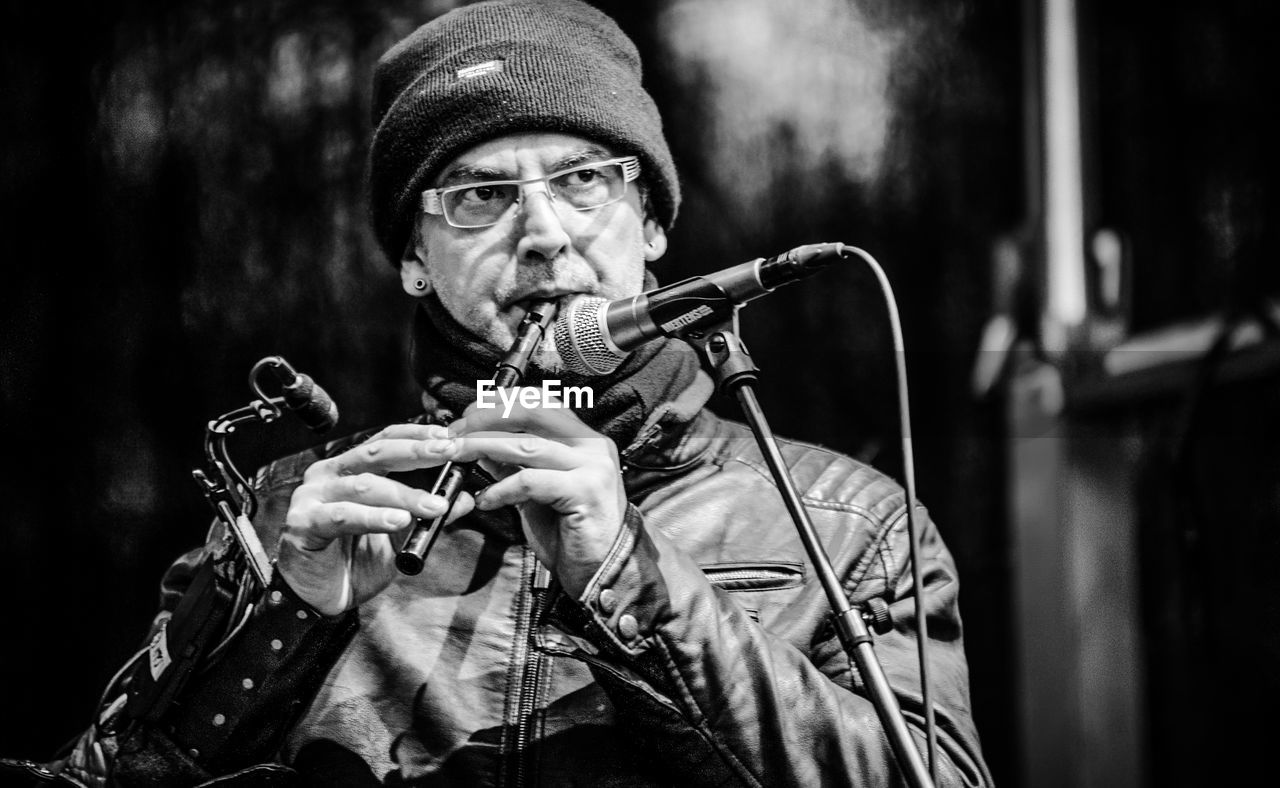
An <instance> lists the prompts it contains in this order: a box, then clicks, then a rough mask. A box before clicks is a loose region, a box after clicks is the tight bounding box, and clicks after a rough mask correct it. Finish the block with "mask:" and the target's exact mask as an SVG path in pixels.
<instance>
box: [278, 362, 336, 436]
mask: <svg viewBox="0 0 1280 788" xmlns="http://www.w3.org/2000/svg"><path fill="white" fill-rule="evenodd" d="M282 395H283V396H284V404H285V405H286V406H287V407H288V408H289V410H291V411H293V412H294V413H296V414H297V415H298V418H300V419H302V423H303V424H306V425H307V426H308V427H310V428H311V431H312V432H319V433H324V432H328V431H329V430H331V429H333V427H334V425H335V424H337V423H338V404H337V403H336V402H334V401H333V397H330V396H329V392H327V391H325V390H324V389H322V388H320V387H319V386H318V385H316V382H315V381H314V380H312V379H311V376H310V375H304V374H303V373H301V372H299V373H297V374H295V375H294V377H293V379H292V380H289V381H287V382H285V384H284V390H283V391H282Z"/></svg>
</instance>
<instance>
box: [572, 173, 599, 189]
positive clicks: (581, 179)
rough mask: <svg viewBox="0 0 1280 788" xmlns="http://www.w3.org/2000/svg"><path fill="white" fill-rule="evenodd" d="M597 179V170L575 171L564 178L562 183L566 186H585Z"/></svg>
mask: <svg viewBox="0 0 1280 788" xmlns="http://www.w3.org/2000/svg"><path fill="white" fill-rule="evenodd" d="M599 179H600V171H599V170H575V171H573V172H571V173H569V174H568V175H566V176H564V182H565V184H566V185H568V186H587V185H589V184H591V183H594V182H595V181H597V180H599Z"/></svg>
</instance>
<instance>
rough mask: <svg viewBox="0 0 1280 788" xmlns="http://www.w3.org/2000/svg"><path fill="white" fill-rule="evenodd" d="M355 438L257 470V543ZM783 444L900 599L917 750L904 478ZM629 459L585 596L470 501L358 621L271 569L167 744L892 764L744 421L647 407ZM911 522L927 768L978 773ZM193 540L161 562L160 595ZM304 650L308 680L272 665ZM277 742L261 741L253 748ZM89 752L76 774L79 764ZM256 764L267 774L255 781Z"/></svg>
mask: <svg viewBox="0 0 1280 788" xmlns="http://www.w3.org/2000/svg"><path fill="white" fill-rule="evenodd" d="M351 443H352V441H346V442H342V443H334V444H330V445H329V446H328V447H326V448H325V449H323V450H319V451H317V452H308V453H304V454H300V455H295V456H293V457H290V458H287V459H284V460H280V461H277V462H276V463H274V464H272V465H271V466H269V467H268V468H266V469H265V470H264V472H262V473H260V474H259V477H258V479H257V486H258V487H259V490H260V493H259V494H260V500H261V503H262V507H261V510H260V512H259V514H258V516H257V517H256V519H255V525H256V526H257V528H258V529H259V531H260V533H261V536H262V541H263V543H264V544H265V545H274V544H275V542H276V536H277V534H278V531H279V529H280V527H281V524H282V522H283V518H284V513H285V511H286V510H287V507H288V503H289V499H290V496H291V494H292V491H293V489H294V487H296V486H297V485H298V484H299V483H300V482H301V478H302V474H303V471H304V470H305V469H306V467H307V466H309V465H310V464H311V463H312V462H314V461H316V460H317V459H319V457H320V456H321V455H322V454H334V453H337V452H339V451H341V450H343V449H345V448H347V447H348V446H349V445H350V444H351ZM781 445H782V453H783V456H784V458H785V460H786V463H787V465H788V466H789V468H790V471H791V475H792V477H793V478H794V480H795V483H796V485H797V488H798V489H799V491H800V492H801V494H802V497H803V500H804V502H805V504H806V506H807V508H808V510H809V512H810V515H811V517H812V520H813V524H814V526H815V528H816V530H817V532H818V534H819V536H820V538H821V540H822V543H823V544H824V546H825V548H826V551H827V553H828V555H829V556H830V558H831V561H832V565H833V567H834V569H835V571H836V574H837V575H838V576H839V577H840V578H842V579H843V584H844V590H845V591H846V593H847V594H848V595H849V597H850V599H851V601H852V602H853V603H854V604H855V605H859V604H861V603H864V602H866V601H867V600H869V599H871V598H873V597H880V598H882V599H884V600H885V601H886V602H888V603H889V604H890V610H891V612H892V613H893V618H894V626H893V629H892V630H891V631H889V632H888V633H886V634H883V635H879V636H876V637H875V640H874V644H875V653H876V655H877V657H878V659H879V661H880V663H881V665H882V666H883V668H884V672H885V674H886V676H887V678H888V680H889V682H890V684H891V685H892V687H893V690H894V693H895V695H896V696H897V699H898V702H899V704H900V705H901V706H902V709H903V711H904V714H905V716H906V718H907V720H908V724H909V727H910V729H911V730H912V733H913V734H914V735H915V736H916V738H917V743H918V744H920V746H921V748H922V749H923V746H924V734H923V731H922V723H921V720H922V713H921V712H922V704H921V700H920V688H919V671H918V664H917V644H916V638H915V632H914V604H913V601H912V597H911V571H910V566H909V563H908V555H909V552H908V543H909V540H908V534H907V527H906V517H905V508H906V507H905V496H904V494H903V492H902V490H901V488H900V487H899V486H898V485H897V484H896V483H894V482H893V481H892V480H890V479H888V478H887V477H885V476H884V475H882V474H881V473H879V472H877V471H876V470H874V469H872V468H870V467H868V466H866V465H864V464H861V463H859V462H857V461H854V460H852V459H850V458H848V457H846V456H843V455H841V454H838V453H836V452H833V451H829V450H827V449H824V448H821V447H819V446H815V445H811V444H805V443H799V442H795V441H785V440H784V441H782V442H781ZM622 457H623V462H624V469H623V473H624V482H625V485H626V489H627V493H628V498H629V500H630V501H631V504H632V506H631V507H630V508H629V510H628V514H627V518H626V523H625V525H624V528H623V531H622V534H621V535H620V536H619V538H618V541H617V542H616V543H615V545H614V548H613V550H612V551H611V553H610V555H609V557H608V558H607V559H606V561H605V563H604V565H603V566H602V567H601V568H600V570H599V572H598V573H597V575H596V576H595V577H594V578H593V580H592V581H591V583H590V584H589V586H588V588H587V589H586V591H585V592H584V593H583V595H582V597H581V598H580V599H577V600H575V599H570V598H568V597H567V596H566V595H565V594H564V593H563V591H561V590H560V589H559V587H558V585H557V584H556V583H555V582H554V581H552V580H551V578H550V577H549V574H548V573H547V572H546V571H545V570H543V569H541V568H540V565H539V564H538V563H537V562H536V560H535V559H534V556H533V552H532V550H531V549H529V548H528V547H527V546H526V545H525V543H524V539H523V537H522V535H521V531H520V526H519V522H518V519H517V517H516V516H515V513H514V510H510V509H507V510H504V511H502V512H498V513H484V514H482V513H478V512H477V513H474V514H473V515H468V516H467V517H466V518H463V519H462V520H459V521H458V523H456V524H454V526H452V527H451V528H450V529H448V530H447V531H446V532H445V533H444V534H443V535H442V536H441V537H440V539H439V540H438V541H437V543H436V544H435V546H434V547H433V548H432V551H431V553H430V554H429V555H428V558H427V565H426V569H425V570H424V571H423V572H422V574H420V575H418V576H416V577H401V578H399V579H398V580H397V581H396V582H395V584H393V586H392V587H391V588H389V589H388V590H387V591H385V592H384V593H382V594H381V595H379V596H378V597H376V598H375V599H373V600H371V601H370V602H368V603H366V604H365V605H364V606H362V607H361V609H360V610H359V611H358V627H357V625H356V623H355V622H354V620H351V621H348V622H347V624H348V626H346V627H345V628H344V627H343V626H340V625H338V624H337V623H335V622H334V621H333V620H327V621H317V620H315V619H316V616H315V614H314V613H309V611H308V610H307V609H306V608H305V605H302V604H301V603H300V602H298V601H297V600H292V599H291V597H290V596H289V595H288V593H287V589H283V591H284V592H285V593H284V595H283V596H282V594H281V593H279V591H280V590H279V589H278V590H277V592H276V593H274V594H273V595H272V602H271V603H266V604H264V605H262V606H261V608H262V609H263V611H264V612H262V613H261V615H258V614H255V615H256V616H257V617H258V618H261V619H262V620H260V621H254V622H250V624H249V625H248V626H246V627H245V629H244V631H242V632H241V634H240V635H239V636H238V640H237V644H236V648H235V649H234V650H233V653H231V654H229V655H227V656H225V657H224V658H223V659H222V661H221V662H220V663H219V664H218V665H217V666H216V669H215V670H211V671H209V672H208V675H206V676H203V677H202V678H201V680H200V681H199V682H197V686H196V688H195V689H193V690H192V693H193V695H195V696H197V697H196V699H195V700H188V701H187V702H186V704H185V706H184V708H185V709H186V710H187V712H188V713H187V714H186V721H185V722H182V723H180V724H178V725H176V726H171V729H167V730H166V732H165V735H166V736H168V737H169V738H170V739H172V740H173V741H174V742H176V743H177V746H176V748H175V749H176V750H177V751H178V753H179V757H180V756H182V755H183V754H191V755H193V756H195V755H198V754H199V753H198V752H197V750H199V749H200V747H203V746H205V745H208V746H209V747H210V748H211V749H212V748H216V747H221V748H222V750H223V751H224V752H226V751H227V750H228V748H230V749H232V750H237V751H239V752H241V753H242V755H240V756H236V757H248V758H249V760H248V761H246V762H244V763H236V762H234V758H232V759H231V760H228V759H227V758H226V756H223V757H222V760H221V761H219V765H218V766H217V768H210V767H209V765H208V764H207V763H204V764H203V765H202V768H204V769H208V770H209V771H211V772H212V773H213V774H219V773H222V774H226V773H228V772H235V770H236V769H244V768H245V767H249V768H247V769H246V770H245V771H242V772H238V773H236V776H233V777H232V778H225V779H227V780H228V781H229V782H234V781H235V779H237V778H239V779H242V780H243V781H245V782H246V783H247V784H264V785H265V784H277V783H275V782H272V780H274V779H276V778H277V777H278V775H279V774H281V773H285V774H292V773H293V770H296V772H297V773H298V774H299V775H301V777H302V781H303V784H326V785H328V784H332V785H350V786H359V785H366V784H367V785H382V784H388V785H419V786H437V785H440V786H444V785H467V786H507V785H555V786H560V785H565V786H570V785H582V786H606V785H618V786H621V785H627V786H632V785H636V786H643V785H761V786H827V785H895V784H902V782H903V781H902V777H901V775H900V772H899V770H898V767H897V765H896V762H895V759H894V755H893V752H892V750H891V748H890V746H889V744H888V740H887V739H886V737H885V735H884V733H883V732H882V726H881V724H880V722H879V720H878V718H877V714H876V711H875V709H874V708H873V706H872V704H871V702H870V701H869V700H868V699H867V698H866V696H865V694H863V693H864V687H863V684H862V680H861V678H860V677H859V676H858V674H857V671H856V670H855V669H853V668H851V666H850V664H849V661H848V660H847V658H846V656H845V654H844V652H843V650H842V648H841V645H840V643H839V640H838V639H837V638H836V636H835V634H834V631H833V629H832V627H831V626H830V624H829V621H830V616H829V610H828V606H827V602H826V597H825V595H824V593H823V591H822V589H821V586H820V584H819V583H818V580H817V578H816V577H815V575H814V571H813V569H812V567H811V566H810V564H809V561H808V559H807V557H806V554H805V552H804V549H803V548H802V546H801V543H800V541H799V537H798V535H797V533H796V530H795V528H794V526H793V525H792V523H791V521H790V518H789V516H788V514H787V512H786V510H785V508H784V506H783V503H782V500H781V497H780V496H779V494H778V492H777V490H776V488H775V486H774V484H773V482H772V479H771V477H770V474H769V472H768V469H767V467H766V466H765V464H764V461H763V458H762V455H761V453H760V451H759V449H758V447H757V445H756V443H755V440H754V438H753V437H752V435H751V433H750V431H749V430H748V429H747V428H746V427H744V426H742V425H740V424H737V423H734V422H730V421H726V420H722V419H720V418H718V417H717V416H715V415H713V414H712V413H711V412H710V411H707V410H705V409H704V410H700V411H699V412H698V413H697V415H696V416H694V417H693V418H692V419H688V418H685V419H677V418H663V419H659V420H657V421H656V422H655V423H654V424H653V425H652V426H651V427H650V428H649V429H648V430H647V431H646V432H645V433H644V434H642V435H641V436H640V438H638V439H637V441H636V442H635V443H633V444H632V445H631V447H629V448H628V449H627V450H626V451H624V452H623V454H622ZM917 521H918V523H919V526H920V528H921V534H922V536H921V541H922V546H923V561H924V566H923V574H922V576H923V577H924V578H925V582H926V584H927V588H926V594H925V599H926V605H927V614H928V620H929V637H930V642H929V644H928V658H929V662H930V679H931V684H932V694H933V700H934V703H935V709H936V711H935V718H936V722H937V726H938V739H937V741H938V756H939V757H938V784H940V785H989V784H990V776H989V773H988V771H987V768H986V766H985V764H984V763H983V759H982V755H981V751H980V746H979V741H978V735H977V731H976V729H975V726H974V721H973V718H972V714H971V711H970V705H969V695H968V674H967V666H966V663H965V656H964V651H963V645H962V639H961V626H960V616H959V611H958V607H957V578H956V570H955V566H954V563H953V560H952V557H951V555H950V554H949V552H948V551H947V549H946V547H945V545H944V544H943V542H942V540H941V538H940V536H939V534H938V531H937V529H936V528H935V526H934V525H933V523H932V522H931V521H930V520H929V518H928V517H927V515H926V514H925V513H924V512H923V510H921V511H920V512H919V517H918V518H917ZM194 558H195V555H194V554H192V555H189V556H188V557H187V559H186V560H184V561H179V562H178V564H176V565H175V567H174V568H173V569H172V570H171V571H170V573H169V575H168V576H167V577H166V580H165V586H164V588H165V596H164V599H165V600H167V603H168V604H167V606H169V607H171V606H172V603H173V602H174V601H175V600H176V599H177V597H178V596H179V595H180V593H181V590H182V588H183V585H184V583H185V582H186V581H187V578H189V576H190V569H191V567H192V565H193V561H194ZM271 608H279V609H278V610H276V612H275V613H271V611H270V610H269V609H271ZM281 611H284V612H281ZM271 615H274V616H275V618H274V619H271V618H270V616H271ZM316 627H320V628H322V629H323V628H324V627H328V629H327V630H325V631H323V632H322V633H321V634H319V635H317V634H316V632H317V631H320V630H317V629H316ZM286 630H287V631H286ZM308 633H310V634H308ZM308 637H310V638H311V641H310V644H309V645H308V641H307V638H308ZM282 641H283V642H282ZM326 643H327V644H328V645H326ZM290 660H292V661H290ZM264 664H265V665H267V666H268V669H267V670H266V672H264V670H263V667H262V666H263V665H264ZM299 665H301V666H302V667H299ZM308 670H309V671H310V672H311V674H312V675H313V676H314V680H313V681H311V682H310V684H308V682H307V681H305V680H304V681H302V682H301V683H298V682H295V683H293V684H289V683H288V682H287V681H286V680H285V678H284V677H285V676H286V675H288V674H290V673H292V674H293V675H299V674H300V673H306V672H307V671H308ZM273 675H274V676H277V677H279V678H280V682H281V684H280V686H278V687H276V688H275V689H274V690H273V689H271V686H272V685H271V681H272V678H271V677H272V676H273ZM258 693H261V694H260V695H259V694H258ZM312 693H314V697H313V698H312V697H310V696H311V694H312ZM308 700H309V704H308ZM282 703H283V704H287V705H292V706H293V707H295V708H296V711H297V716H295V717H292V718H289V717H288V716H287V715H284V714H283V712H284V711H285V709H284V708H283V707H282V706H281V705H280V704H282ZM219 704H221V706H219ZM264 706H265V710H264ZM273 710H274V711H275V712H277V714H276V715H275V717H276V718H278V719H285V718H289V719H296V722H294V723H291V725H290V727H289V728H288V729H286V730H280V731H278V734H279V735H278V737H276V738H275V739H274V740H272V739H271V736H270V735H268V733H264V732H262V730H261V729H260V728H261V720H262V719H264V718H269V717H271V716H272V711H273ZM215 718H217V720H218V721H217V722H216V725H215V723H214V722H211V721H213V720H215ZM255 720H256V721H257V722H254V721H255ZM255 725H257V726H258V727H257V728H255ZM268 727H270V726H269V725H268ZM237 731H239V733H237ZM237 736H239V739H237V738H236V737H237ZM268 740H272V741H273V743H272V744H271V745H270V746H271V747H272V748H273V749H272V750H271V751H270V752H269V753H266V754H262V753H257V754H253V753H250V752H248V751H247V750H251V749H252V746H251V742H255V741H256V742H265V741H268ZM232 741H239V742H240V744H237V745H235V746H231V744H230V742H232ZM192 742H197V743H198V744H199V746H190V745H191V743H192ZM106 749H107V752H108V755H107V756H106V757H105V758H104V759H102V761H103V763H102V765H107V764H109V763H110V761H112V760H113V759H114V760H115V761H116V767H117V768H118V767H119V765H120V760H121V759H122V757H126V756H127V753H125V754H124V755H122V754H121V753H120V752H117V751H116V749H115V748H113V747H111V746H108V747H107V748H106ZM83 760H84V759H83V758H82V759H81V771H79V772H78V774H79V776H80V777H81V778H82V779H83V778H92V777H93V776H94V775H91V774H89V772H91V771H93V770H94V767H93V766H92V764H91V765H90V766H89V767H85V766H84V764H83ZM91 760H92V759H91ZM194 760H196V761H197V762H199V761H200V759H199V758H198V757H196V758H194ZM255 760H275V761H277V762H278V763H282V764H285V765H287V766H288V767H289V768H288V769H282V768H281V767H280V766H278V765H276V766H259V767H253V766H252V764H253V763H254V762H255ZM98 768H101V766H99V767H98ZM166 768H168V767H166ZM185 768H186V766H185V765H184V766H183V767H182V769H185ZM86 769H87V770H86ZM179 770H180V771H181V769H179ZM200 774H201V772H200V771H199V770H196V771H193V772H190V773H189V775H188V776H187V777H186V779H187V780H188V781H189V782H191V783H194V782H199V779H197V776H198V775H200ZM254 774H256V775H257V778H256V779H258V780H260V781H261V782H258V783H251V782H250V780H251V779H253V778H252V777H248V778H246V775H254ZM96 776H97V777H98V778H99V779H100V778H101V776H102V775H100V774H99V775H96ZM138 782H141V783H145V782H146V780H135V783H138ZM156 784H166V783H164V781H163V780H161V781H160V782H159V783H156ZM175 784H176V783H175Z"/></svg>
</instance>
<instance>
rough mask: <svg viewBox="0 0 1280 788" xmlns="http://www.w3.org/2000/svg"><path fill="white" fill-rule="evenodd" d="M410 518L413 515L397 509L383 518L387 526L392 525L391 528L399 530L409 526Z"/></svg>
mask: <svg viewBox="0 0 1280 788" xmlns="http://www.w3.org/2000/svg"><path fill="white" fill-rule="evenodd" d="M410 517H411V515H410V514H409V513H408V512H406V511H405V510H403V509H396V510H395V511H392V512H387V513H386V514H385V515H384V516H383V518H382V521H383V522H384V523H386V524H387V525H391V526H395V527H396V528H399V527H401V526H404V525H408V524H409V518H410Z"/></svg>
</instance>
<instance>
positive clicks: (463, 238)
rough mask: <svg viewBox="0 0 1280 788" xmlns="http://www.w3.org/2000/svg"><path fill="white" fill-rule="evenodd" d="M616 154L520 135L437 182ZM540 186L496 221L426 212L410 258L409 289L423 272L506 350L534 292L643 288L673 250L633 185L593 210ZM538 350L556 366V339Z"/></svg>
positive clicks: (489, 145) (459, 164)
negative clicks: (464, 222) (469, 222)
mask: <svg viewBox="0 0 1280 788" xmlns="http://www.w3.org/2000/svg"><path fill="white" fill-rule="evenodd" d="M617 155H618V154H617V153H616V152H615V151H613V150H610V149H609V148H607V147H605V146H604V145H600V144H597V143H594V142H592V141H590V140H587V139H585V138H583V137H578V136H574V135H570V134H548V133H529V134H512V135H509V136H506V137H500V138H498V139H495V140H492V141H490V142H486V143H483V144H481V145H477V146H476V147H474V148H471V149H470V150H468V151H467V152H465V153H463V154H462V155H460V156H458V157H457V158H455V159H453V160H452V161H451V162H450V163H449V164H447V165H446V166H445V167H444V169H442V170H441V171H440V174H439V175H438V176H437V178H436V182H435V184H433V185H435V186H454V185H462V184H465V183H468V182H480V181H493V180H525V179H528V178H538V177H543V176H546V175H549V174H552V173H555V172H558V171H560V170H563V169H565V168H567V167H573V166H576V165H580V164H589V163H591V162H594V161H603V160H605V159H611V158H615V157H616V156H617ZM642 177H643V175H642ZM538 186H539V185H538V184H535V185H534V186H533V188H532V189H529V190H527V191H526V192H525V194H524V199H523V201H522V202H521V204H519V205H518V206H516V207H514V208H512V209H511V210H509V211H508V212H507V213H506V214H505V215H504V216H503V217H502V219H501V220H499V222H498V223H497V224H495V225H493V226H490V227H479V228H458V227H453V226H451V225H449V223H448V222H446V221H445V218H444V217H443V216H435V215H431V214H426V213H421V214H419V216H418V233H417V241H416V243H415V244H413V245H412V248H411V249H410V250H408V252H407V253H406V255H405V259H404V260H403V261H402V262H401V273H402V277H403V278H404V281H405V283H406V290H409V292H411V293H412V292H413V291H412V290H410V287H409V283H410V282H411V281H412V280H413V279H414V278H416V277H419V276H421V277H424V278H425V279H426V280H427V282H428V283H429V284H430V286H431V288H432V289H433V290H434V291H435V292H436V293H437V294H438V295H439V298H440V301H441V303H442V304H444V307H445V309H446V310H448V312H449V314H450V315H452V316H453V318H454V319H455V320H457V321H458V322H459V323H461V324H462V325H463V326H465V327H466V328H468V329H470V330H471V331H472V332H474V333H475V334H477V335H478V336H480V337H481V338H483V339H484V340H486V341H487V342H488V343H489V344H490V345H492V346H494V347H495V348H497V349H498V350H500V351H503V352H505V351H506V350H507V348H508V347H509V346H510V345H511V342H512V340H513V339H514V338H515V328H516V326H517V325H518V324H519V322H520V320H521V318H523V317H524V314H525V305H526V304H527V303H528V302H529V301H530V300H531V299H535V298H554V299H556V300H558V301H559V302H560V303H561V304H563V303H564V302H565V301H567V300H568V299H569V298H570V297H572V296H574V295H579V294H588V295H595V296H601V297H603V298H607V299H615V298H623V297H626V296H632V295H636V294H637V293H639V292H641V288H642V284H643V279H644V267H645V262H646V261H648V260H655V259H657V258H658V257H659V256H660V255H661V254H662V252H663V251H664V250H665V248H666V245H665V244H666V239H665V236H664V235H663V232H662V229H661V227H659V226H658V225H657V223H656V222H654V221H653V220H648V221H646V220H645V219H644V217H643V215H642V211H641V207H640V195H639V189H638V188H636V184H634V183H632V184H628V186H627V193H626V195H625V197H624V198H623V199H622V200H621V201H619V202H615V203H612V204H609V205H605V206H602V207H599V208H594V209H591V210H587V211H576V210H574V209H573V208H571V207H568V206H564V205H561V204H559V203H555V202H552V200H551V199H550V195H549V194H548V193H547V192H546V191H544V190H540V189H539V188H538ZM539 350H540V352H539V354H538V356H537V358H536V359H535V362H536V363H537V364H538V366H540V367H542V368H543V369H545V370H547V371H555V370H557V369H558V368H559V363H558V362H559V359H558V358H557V357H556V356H555V353H554V348H553V347H552V343H551V342H544V343H542V346H541V347H540V349H539Z"/></svg>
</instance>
